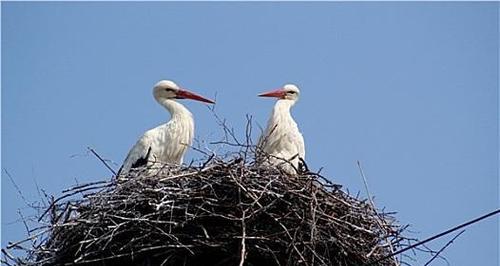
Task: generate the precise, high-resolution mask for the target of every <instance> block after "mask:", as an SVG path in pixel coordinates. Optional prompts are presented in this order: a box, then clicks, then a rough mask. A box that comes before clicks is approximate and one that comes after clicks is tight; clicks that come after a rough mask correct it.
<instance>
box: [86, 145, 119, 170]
mask: <svg viewBox="0 0 500 266" xmlns="http://www.w3.org/2000/svg"><path fill="white" fill-rule="evenodd" d="M87 149H88V150H89V151H90V152H92V154H94V155H95V157H97V159H99V160H100V161H101V162H102V163H103V164H104V166H106V168H108V169H109V171H111V173H112V174H113V176H116V171H115V170H113V168H111V166H109V164H108V163H107V162H106V161H105V160H104V159H103V158H102V157H101V156H100V155H99V154H97V152H96V151H95V150H94V149H92V148H91V147H87Z"/></svg>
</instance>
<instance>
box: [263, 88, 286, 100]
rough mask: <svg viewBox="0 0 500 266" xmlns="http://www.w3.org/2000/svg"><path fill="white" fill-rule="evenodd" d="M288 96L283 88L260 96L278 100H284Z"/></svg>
mask: <svg viewBox="0 0 500 266" xmlns="http://www.w3.org/2000/svg"><path fill="white" fill-rule="evenodd" d="M285 94H286V91H285V90H283V89H282V88H280V89H277V90H273V91H269V92H265V93H261V94H259V96H260V97H276V98H283V97H284V96H285Z"/></svg>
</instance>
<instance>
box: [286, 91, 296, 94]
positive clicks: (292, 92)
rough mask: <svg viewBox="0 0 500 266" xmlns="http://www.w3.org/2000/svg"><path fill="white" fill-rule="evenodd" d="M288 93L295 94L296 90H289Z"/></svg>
mask: <svg viewBox="0 0 500 266" xmlns="http://www.w3.org/2000/svg"><path fill="white" fill-rule="evenodd" d="M286 93H288V94H295V93H296V92H294V91H287V92H286Z"/></svg>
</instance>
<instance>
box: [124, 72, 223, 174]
mask: <svg viewBox="0 0 500 266" xmlns="http://www.w3.org/2000/svg"><path fill="white" fill-rule="evenodd" d="M153 96H154V98H155V99H156V101H157V102H158V103H159V104H160V105H162V106H163V107H165V108H166V109H167V111H168V112H169V113H170V116H171V118H170V121H168V122H167V123H165V124H162V125H160V126H158V127H155V128H153V129H150V130H148V131H146V133H144V135H142V137H141V138H139V140H138V141H137V143H136V144H135V145H134V146H133V147H132V149H131V150H130V152H129V153H128V155H127V157H126V159H125V161H124V162H123V166H122V167H121V168H120V170H119V171H118V176H119V175H120V174H123V173H127V172H129V171H130V170H131V169H133V168H138V167H141V166H151V165H153V164H154V163H167V164H177V165H179V164H182V160H183V157H184V154H185V153H186V150H187V148H188V146H189V145H191V143H192V141H193V135H194V120H193V115H192V114H191V112H189V110H188V109H187V108H186V107H184V105H182V104H180V103H179V102H177V101H176V99H192V100H196V101H201V102H205V103H211V104H213V103H215V102H214V101H212V100H209V99H206V98H204V97H202V96H200V95H197V94H195V93H193V92H189V91H187V90H184V89H181V88H180V87H179V86H177V84H175V83H174V82H173V81H170V80H161V81H159V82H158V83H156V85H155V86H154V88H153Z"/></svg>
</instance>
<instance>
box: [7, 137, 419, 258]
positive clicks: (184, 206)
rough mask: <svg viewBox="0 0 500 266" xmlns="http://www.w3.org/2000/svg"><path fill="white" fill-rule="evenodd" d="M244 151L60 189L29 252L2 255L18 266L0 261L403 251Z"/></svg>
mask: <svg viewBox="0 0 500 266" xmlns="http://www.w3.org/2000/svg"><path fill="white" fill-rule="evenodd" d="M245 148H246V146H245ZM247 151H248V150H246V151H245V154H244V155H241V156H239V157H236V158H234V157H233V159H224V158H219V157H217V156H215V155H210V156H209V157H208V158H207V160H206V161H204V162H202V163H200V165H201V166H200V167H193V166H190V167H185V168H178V167H169V166H162V167H161V169H162V170H161V171H151V169H148V171H136V172H132V173H130V174H129V175H128V176H125V177H123V178H120V179H118V180H110V181H103V182H98V183H96V182H94V183H89V184H87V185H78V186H75V187H72V188H70V189H67V190H65V192H64V194H63V195H61V196H59V197H58V198H57V199H56V200H54V201H53V203H52V204H51V205H50V207H49V210H47V211H46V212H45V213H44V214H43V217H39V218H40V219H41V221H42V223H46V224H47V225H46V226H42V227H40V228H39V229H38V232H33V236H32V237H30V239H29V240H30V241H35V240H34V239H35V238H36V243H38V244H37V245H32V246H31V247H26V246H23V247H21V245H20V244H21V243H22V242H20V243H16V245H12V246H10V247H9V248H10V249H21V248H22V249H24V250H27V251H28V256H27V257H26V258H22V259H20V258H15V259H14V258H13V257H9V256H6V257H5V258H4V259H8V260H9V263H10V264H12V265H74V264H76V265H131V264H134V265H338V266H357V265H363V264H366V263H369V262H370V261H374V260H375V261H376V260H377V259H381V258H383V257H385V256H387V255H388V254H390V253H391V248H390V246H391V245H392V246H393V247H394V248H396V249H400V248H403V247H405V246H406V245H407V244H405V243H408V242H409V241H408V239H406V238H404V237H403V236H402V231H403V230H404V228H405V227H402V226H400V225H398V224H396V222H395V219H394V218H393V217H392V216H391V215H389V214H387V213H382V212H379V211H377V210H375V209H374V207H373V206H372V205H371V204H370V203H369V202H367V200H360V199H357V198H355V197H353V196H350V195H349V194H347V193H346V192H344V191H342V190H340V189H339V186H338V185H335V184H331V183H328V182H326V181H325V180H326V178H324V177H323V176H321V175H319V174H318V173H311V172H308V171H306V172H303V173H301V174H299V175H297V176H288V175H286V174H285V173H283V172H281V171H280V170H279V169H277V168H274V167H268V166H261V165H257V164H255V163H254V161H253V160H252V159H251V158H249V157H251V156H247V154H246V153H247ZM247 160H248V161H247ZM143 170H145V169H143ZM152 172H157V174H153V175H152V176H151V173H152ZM81 195H83V196H81ZM40 232H42V233H40ZM42 237H43V238H42ZM387 241H390V242H389V243H390V245H388V244H387ZM28 242H29V241H28ZM4 252H7V251H4ZM396 264H397V261H394V260H384V261H380V262H378V263H377V264H376V265H391V266H392V265H396Z"/></svg>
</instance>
